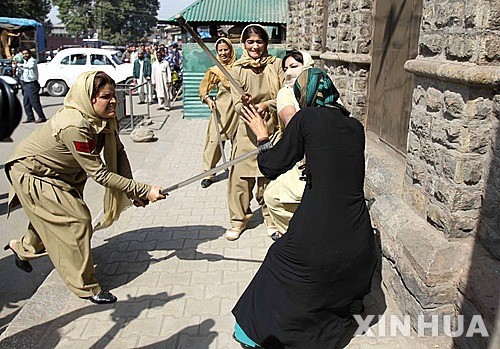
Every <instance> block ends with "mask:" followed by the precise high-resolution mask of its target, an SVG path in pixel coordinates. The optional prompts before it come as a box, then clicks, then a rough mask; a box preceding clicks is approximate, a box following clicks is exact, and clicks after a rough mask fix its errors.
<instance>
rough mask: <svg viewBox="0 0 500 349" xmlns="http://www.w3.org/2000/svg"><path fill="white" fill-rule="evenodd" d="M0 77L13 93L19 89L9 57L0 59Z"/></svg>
mask: <svg viewBox="0 0 500 349" xmlns="http://www.w3.org/2000/svg"><path fill="white" fill-rule="evenodd" d="M0 79H2V80H3V81H5V82H6V83H7V84H8V85H9V86H10V87H12V90H14V94H17V92H18V91H19V87H20V85H19V81H17V79H16V77H15V76H14V70H13V69H12V61H11V60H10V59H0Z"/></svg>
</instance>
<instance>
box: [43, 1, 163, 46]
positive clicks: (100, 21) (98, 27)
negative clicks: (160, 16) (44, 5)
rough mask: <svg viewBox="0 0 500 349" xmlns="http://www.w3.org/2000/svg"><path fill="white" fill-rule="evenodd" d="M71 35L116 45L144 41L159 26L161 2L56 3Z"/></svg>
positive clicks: (62, 20)
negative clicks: (158, 16) (102, 40)
mask: <svg viewBox="0 0 500 349" xmlns="http://www.w3.org/2000/svg"><path fill="white" fill-rule="evenodd" d="M52 2H53V4H54V5H55V6H58V7H59V19H60V20H61V22H62V23H64V24H66V29H67V31H68V33H70V34H72V35H77V36H83V37H92V36H93V35H94V34H95V33H98V36H99V38H100V39H105V40H108V41H109V42H110V43H111V44H114V45H125V44H127V43H130V42H141V41H145V38H146V37H148V36H149V35H150V34H151V33H152V30H153V27H154V26H155V25H156V15H157V13H158V9H159V7H160V4H159V1H158V0H95V1H92V2H91V1H83V0H53V1H52Z"/></svg>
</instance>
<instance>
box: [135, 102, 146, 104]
mask: <svg viewBox="0 0 500 349" xmlns="http://www.w3.org/2000/svg"><path fill="white" fill-rule="evenodd" d="M137 104H146V102H139V103H137Z"/></svg>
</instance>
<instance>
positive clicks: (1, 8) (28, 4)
mask: <svg viewBox="0 0 500 349" xmlns="http://www.w3.org/2000/svg"><path fill="white" fill-rule="evenodd" d="M49 12H50V0H2V1H0V14H1V16H2V17H15V18H29V19H34V20H35V21H38V22H40V23H44V22H45V21H46V20H47V15H48V14H49Z"/></svg>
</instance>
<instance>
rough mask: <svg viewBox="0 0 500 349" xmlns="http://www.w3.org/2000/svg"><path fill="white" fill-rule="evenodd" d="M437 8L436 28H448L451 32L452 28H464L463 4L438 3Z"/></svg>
mask: <svg viewBox="0 0 500 349" xmlns="http://www.w3.org/2000/svg"><path fill="white" fill-rule="evenodd" d="M436 7H437V12H436V17H435V25H436V28H446V29H448V30H449V29H451V28H457V27H462V26H463V18H464V3H463V2H437V3H436Z"/></svg>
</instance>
